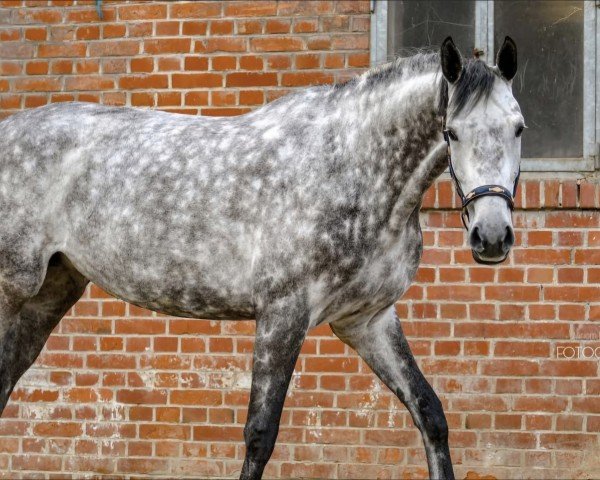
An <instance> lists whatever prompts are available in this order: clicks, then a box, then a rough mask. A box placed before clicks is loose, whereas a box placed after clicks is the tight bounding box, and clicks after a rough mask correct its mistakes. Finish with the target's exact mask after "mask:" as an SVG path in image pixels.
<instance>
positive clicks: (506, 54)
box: [496, 37, 517, 81]
mask: <svg viewBox="0 0 600 480" xmlns="http://www.w3.org/2000/svg"><path fill="white" fill-rule="evenodd" d="M496 65H498V70H500V74H501V75H502V76H503V77H504V78H505V79H506V80H508V81H511V80H512V79H513V77H514V76H515V74H516V73H517V44H516V43H515V41H514V40H513V39H512V38H510V37H506V38H505V39H504V43H503V44H502V46H501V47H500V50H498V55H497V56H496Z"/></svg>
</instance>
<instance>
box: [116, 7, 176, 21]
mask: <svg viewBox="0 0 600 480" xmlns="http://www.w3.org/2000/svg"><path fill="white" fill-rule="evenodd" d="M118 15H119V20H140V19H144V20H150V19H152V20H157V19H162V18H165V17H166V15H167V6H166V5H159V4H154V5H152V4H150V5H148V4H146V5H143V4H142V5H121V6H119V8H118Z"/></svg>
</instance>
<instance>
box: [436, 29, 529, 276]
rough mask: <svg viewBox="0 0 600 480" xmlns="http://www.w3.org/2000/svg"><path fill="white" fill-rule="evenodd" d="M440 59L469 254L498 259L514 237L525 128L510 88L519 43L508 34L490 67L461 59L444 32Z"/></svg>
mask: <svg viewBox="0 0 600 480" xmlns="http://www.w3.org/2000/svg"><path fill="white" fill-rule="evenodd" d="M440 60H441V66H442V73H443V75H444V78H445V80H446V81H447V84H448V91H447V94H448V96H447V98H448V102H447V108H446V112H445V116H444V120H445V126H444V137H445V139H446V141H447V143H448V160H449V168H450V174H451V176H452V178H453V180H454V182H455V186H456V190H457V193H458V194H459V196H460V197H461V200H462V204H463V205H462V206H463V212H462V216H463V222H464V224H465V227H466V228H467V230H468V235H469V237H468V238H469V244H470V246H471V249H472V253H473V258H474V259H475V260H476V261H477V262H479V263H486V264H494V263H499V262H502V261H504V260H505V259H506V257H507V256H508V253H509V251H510V249H511V247H512V245H513V244H514V242H515V235H514V230H513V225H512V216H511V212H512V209H513V207H514V195H515V193H516V188H517V183H518V179H519V172H520V160H521V134H522V133H523V129H524V128H525V123H524V119H523V115H522V114H521V109H520V108H519V104H518V103H517V100H516V99H515V97H514V95H513V93H512V79H513V77H514V76H515V74H516V72H517V46H516V45H515V42H514V41H513V40H512V39H511V38H510V37H506V39H505V40H504V43H503V45H502V46H501V47H500V50H499V51H498V55H497V57H496V66H494V67H490V66H488V65H487V64H486V63H485V62H484V61H483V60H480V59H479V58H474V59H469V60H466V61H464V60H463V58H462V56H461V54H460V52H459V50H458V48H457V47H456V45H455V44H454V42H453V41H452V38H450V37H448V38H447V39H446V40H445V41H444V43H443V44H442V47H441V57H440ZM450 152H451V155H450Z"/></svg>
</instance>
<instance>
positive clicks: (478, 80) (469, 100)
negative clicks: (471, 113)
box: [334, 52, 498, 115]
mask: <svg viewBox="0 0 600 480" xmlns="http://www.w3.org/2000/svg"><path fill="white" fill-rule="evenodd" d="M427 71H436V72H439V73H440V80H441V81H440V95H439V104H438V113H439V114H440V115H446V114H448V113H449V114H452V115H457V114H459V113H460V112H461V111H462V110H463V109H464V108H466V107H467V105H469V104H471V105H474V104H476V103H477V102H478V101H479V100H481V98H485V99H487V98H488V97H489V95H490V93H491V91H492V88H493V86H494V81H495V78H496V77H497V76H498V74H497V73H496V72H495V70H494V69H493V68H492V67H489V66H488V65H487V64H486V63H485V62H484V61H483V60H479V59H469V60H466V61H465V62H464V65H463V69H462V72H461V74H460V77H459V78H458V80H457V82H456V85H455V87H456V88H455V92H454V95H453V96H452V99H449V98H448V82H447V81H446V80H445V79H444V78H443V76H442V75H441V68H440V54H439V53H437V52H419V53H417V54H415V55H412V56H410V57H399V58H396V59H395V60H394V61H392V62H389V63H386V64H383V65H379V66H377V67H373V68H371V69H370V70H368V71H366V72H365V73H364V74H363V75H361V76H358V77H355V78H353V79H351V80H349V81H347V82H345V83H340V84H336V85H334V89H336V90H344V89H346V88H349V87H352V86H356V85H358V84H360V83H361V82H360V81H361V79H363V78H364V80H365V81H364V83H362V85H363V88H374V87H375V86H377V85H386V84H389V83H391V82H393V81H395V80H397V79H398V78H399V77H401V76H405V75H409V76H410V75H411V74H416V73H423V72H427Z"/></svg>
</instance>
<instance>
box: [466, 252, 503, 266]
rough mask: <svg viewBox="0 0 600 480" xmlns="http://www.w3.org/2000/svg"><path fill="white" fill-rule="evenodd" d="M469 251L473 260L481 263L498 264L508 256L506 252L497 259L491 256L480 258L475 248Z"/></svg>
mask: <svg viewBox="0 0 600 480" xmlns="http://www.w3.org/2000/svg"><path fill="white" fill-rule="evenodd" d="M471 253H472V254H473V260H475V261H476V262H477V263H479V264H481V265H498V264H499V263H502V262H504V261H505V260H506V259H507V258H508V252H506V255H504V257H502V258H500V259H498V260H496V259H491V258H482V257H480V256H479V254H478V253H477V252H476V251H475V250H471Z"/></svg>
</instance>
